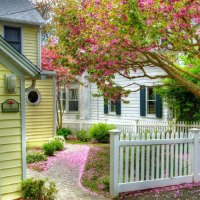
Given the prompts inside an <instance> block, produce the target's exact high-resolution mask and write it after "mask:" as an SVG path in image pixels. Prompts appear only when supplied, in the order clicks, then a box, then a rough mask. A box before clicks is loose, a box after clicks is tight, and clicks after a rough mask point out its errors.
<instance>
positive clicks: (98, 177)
mask: <svg viewBox="0 0 200 200" xmlns="http://www.w3.org/2000/svg"><path fill="white" fill-rule="evenodd" d="M109 151H110V148H109V145H108V144H100V145H95V146H93V147H91V149H90V152H89V155H88V160H87V164H86V166H85V170H84V173H83V176H82V185H83V186H84V187H85V188H88V189H89V190H90V191H93V192H96V193H99V194H102V195H104V196H109V189H108V188H106V185H104V184H103V181H104V180H105V178H106V176H108V175H109V173H110V171H109V170H110V169H109V162H110V158H109Z"/></svg>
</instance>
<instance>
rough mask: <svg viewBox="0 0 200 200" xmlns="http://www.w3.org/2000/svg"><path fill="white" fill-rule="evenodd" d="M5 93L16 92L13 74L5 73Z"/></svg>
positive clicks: (15, 79) (15, 78) (15, 81)
mask: <svg viewBox="0 0 200 200" xmlns="http://www.w3.org/2000/svg"><path fill="white" fill-rule="evenodd" d="M5 93H6V94H16V93H17V77H16V75H14V74H6V75H5Z"/></svg>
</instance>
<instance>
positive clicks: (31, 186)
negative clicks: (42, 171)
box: [22, 178, 58, 200]
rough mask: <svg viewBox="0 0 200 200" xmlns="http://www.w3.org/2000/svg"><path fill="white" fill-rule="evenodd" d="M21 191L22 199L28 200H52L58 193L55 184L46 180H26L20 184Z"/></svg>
mask: <svg viewBox="0 0 200 200" xmlns="http://www.w3.org/2000/svg"><path fill="white" fill-rule="evenodd" d="M22 189H23V196H24V199H29V200H36V199H37V200H54V199H56V194H57V192H58V191H57V189H56V185H55V183H54V182H49V181H48V180H47V179H46V180H44V179H38V180H36V179H33V178H29V179H26V180H25V181H23V183H22Z"/></svg>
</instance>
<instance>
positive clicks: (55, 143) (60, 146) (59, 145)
mask: <svg viewBox="0 0 200 200" xmlns="http://www.w3.org/2000/svg"><path fill="white" fill-rule="evenodd" d="M50 144H52V145H53V146H54V147H55V150H56V151H62V150H63V149H64V144H63V142H61V141H60V140H56V139H53V140H51V142H50Z"/></svg>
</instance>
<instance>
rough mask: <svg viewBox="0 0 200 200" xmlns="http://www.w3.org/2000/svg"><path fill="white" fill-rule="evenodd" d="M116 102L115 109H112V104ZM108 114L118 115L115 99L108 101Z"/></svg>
mask: <svg viewBox="0 0 200 200" xmlns="http://www.w3.org/2000/svg"><path fill="white" fill-rule="evenodd" d="M112 103H113V104H114V106H115V111H111V104H112ZM108 114H109V115H117V114H116V103H114V102H113V101H111V100H109V101H108Z"/></svg>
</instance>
